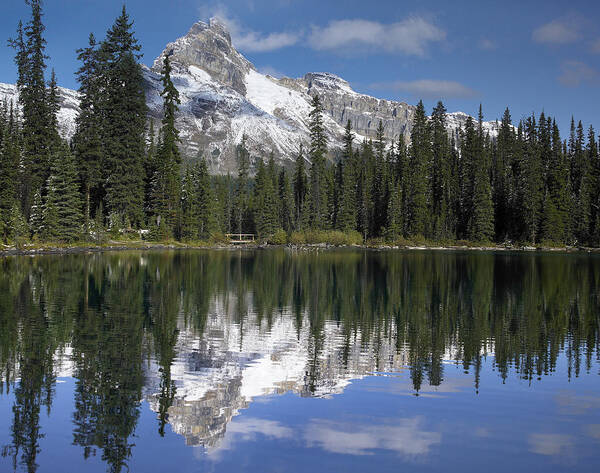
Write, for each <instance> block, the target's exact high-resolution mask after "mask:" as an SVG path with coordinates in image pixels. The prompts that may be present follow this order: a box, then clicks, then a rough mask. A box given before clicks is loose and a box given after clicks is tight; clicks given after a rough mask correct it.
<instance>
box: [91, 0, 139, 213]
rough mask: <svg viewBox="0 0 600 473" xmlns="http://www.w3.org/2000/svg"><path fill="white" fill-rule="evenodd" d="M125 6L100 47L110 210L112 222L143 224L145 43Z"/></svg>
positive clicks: (107, 189) (105, 177)
mask: <svg viewBox="0 0 600 473" xmlns="http://www.w3.org/2000/svg"><path fill="white" fill-rule="evenodd" d="M132 25H133V23H132V22H130V21H129V16H128V14H127V12H126V10H125V7H123V11H122V13H121V15H120V16H119V17H118V18H117V19H116V21H115V23H114V24H113V26H112V27H111V28H110V29H109V30H108V32H107V34H106V40H105V41H104V42H103V43H102V45H101V47H100V58H101V62H102V80H103V82H104V85H105V88H104V89H103V93H104V100H103V104H102V107H103V110H104V113H105V116H104V120H103V130H102V131H103V140H104V147H105V153H106V156H105V166H104V170H105V174H104V179H105V182H106V185H105V191H106V203H107V210H108V212H109V214H110V215H111V221H112V222H115V223H116V222H120V224H126V223H127V222H128V223H129V224H133V225H140V224H141V223H142V220H143V195H144V189H143V184H144V183H143V165H142V162H143V158H144V152H145V149H144V135H145V125H146V98H145V94H144V88H143V77H142V71H141V67H140V65H139V64H138V62H137V59H138V58H139V57H140V56H139V55H138V54H137V52H138V51H139V50H140V46H139V44H138V42H137V40H136V39H135V37H134V33H133V32H132V31H131V27H132Z"/></svg>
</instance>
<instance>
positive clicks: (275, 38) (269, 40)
mask: <svg viewBox="0 0 600 473" xmlns="http://www.w3.org/2000/svg"><path fill="white" fill-rule="evenodd" d="M200 14H201V15H202V16H203V17H205V18H206V17H214V18H217V19H218V20H219V21H220V22H221V23H223V24H224V25H225V26H226V27H227V29H228V30H229V34H231V40H232V42H233V45H234V46H235V47H236V48H238V49H240V50H241V51H246V52H260V53H262V52H268V51H275V50H277V49H281V48H286V47H288V46H293V45H295V44H296V43H298V42H299V41H300V39H301V38H302V36H303V34H302V32H297V31H282V32H273V33H262V32H259V31H255V30H252V29H251V28H247V27H245V26H243V25H242V24H241V23H240V21H239V20H238V19H237V18H236V17H235V16H233V15H231V14H230V13H229V10H228V9H227V7H226V6H224V5H223V4H220V3H217V4H213V5H209V6H205V7H202V8H201V9H200Z"/></svg>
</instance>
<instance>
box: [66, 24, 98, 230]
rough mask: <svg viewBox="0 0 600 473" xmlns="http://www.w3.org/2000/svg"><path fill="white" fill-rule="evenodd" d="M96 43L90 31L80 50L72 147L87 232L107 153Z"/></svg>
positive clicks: (95, 205)
mask: <svg viewBox="0 0 600 473" xmlns="http://www.w3.org/2000/svg"><path fill="white" fill-rule="evenodd" d="M97 46H98V45H97V43H96V39H95V38H94V35H93V34H90V37H89V40H88V46H87V47H86V48H82V49H78V50H77V54H78V56H77V57H78V59H79V60H80V61H81V63H82V64H81V67H80V68H79V70H78V71H77V80H78V82H79V94H80V97H81V100H80V103H79V109H80V112H79V115H78V116H77V119H76V124H77V128H76V132H75V136H74V137H73V149H74V153H75V159H76V161H77V168H78V170H79V176H80V180H81V188H82V192H83V195H84V202H85V203H84V222H85V227H86V233H87V231H88V227H89V220H90V217H91V209H95V208H96V207H97V206H98V205H99V204H100V203H101V199H102V188H101V184H102V180H101V177H102V173H101V168H102V164H103V157H104V153H103V148H102V134H101V126H102V118H101V114H100V109H101V103H102V97H101V92H102V85H101V76H100V71H99V68H100V64H99V61H98V51H97Z"/></svg>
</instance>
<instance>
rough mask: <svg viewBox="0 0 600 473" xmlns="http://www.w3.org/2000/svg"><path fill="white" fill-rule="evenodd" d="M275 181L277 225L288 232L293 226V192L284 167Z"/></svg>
mask: <svg viewBox="0 0 600 473" xmlns="http://www.w3.org/2000/svg"><path fill="white" fill-rule="evenodd" d="M277 181H278V182H277V184H278V193H279V196H278V199H279V200H278V202H279V226H280V227H281V228H283V229H284V230H285V231H286V232H288V233H289V232H291V231H292V229H293V228H294V193H293V191H292V186H291V184H290V180H289V178H288V175H287V173H286V172H285V169H283V168H281V171H279V177H278V180H277Z"/></svg>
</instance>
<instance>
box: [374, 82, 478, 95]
mask: <svg viewBox="0 0 600 473" xmlns="http://www.w3.org/2000/svg"><path fill="white" fill-rule="evenodd" d="M373 87H374V88H376V89H392V90H397V91H400V92H407V93H409V94H411V95H413V96H415V97H419V98H430V99H439V98H445V99H448V98H469V97H474V96H476V95H477V91H475V90H473V89H471V88H469V87H467V86H465V85H463V84H461V83H460V82H455V81H451V80H433V79H421V80H414V81H394V82H380V83H377V84H373Z"/></svg>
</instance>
